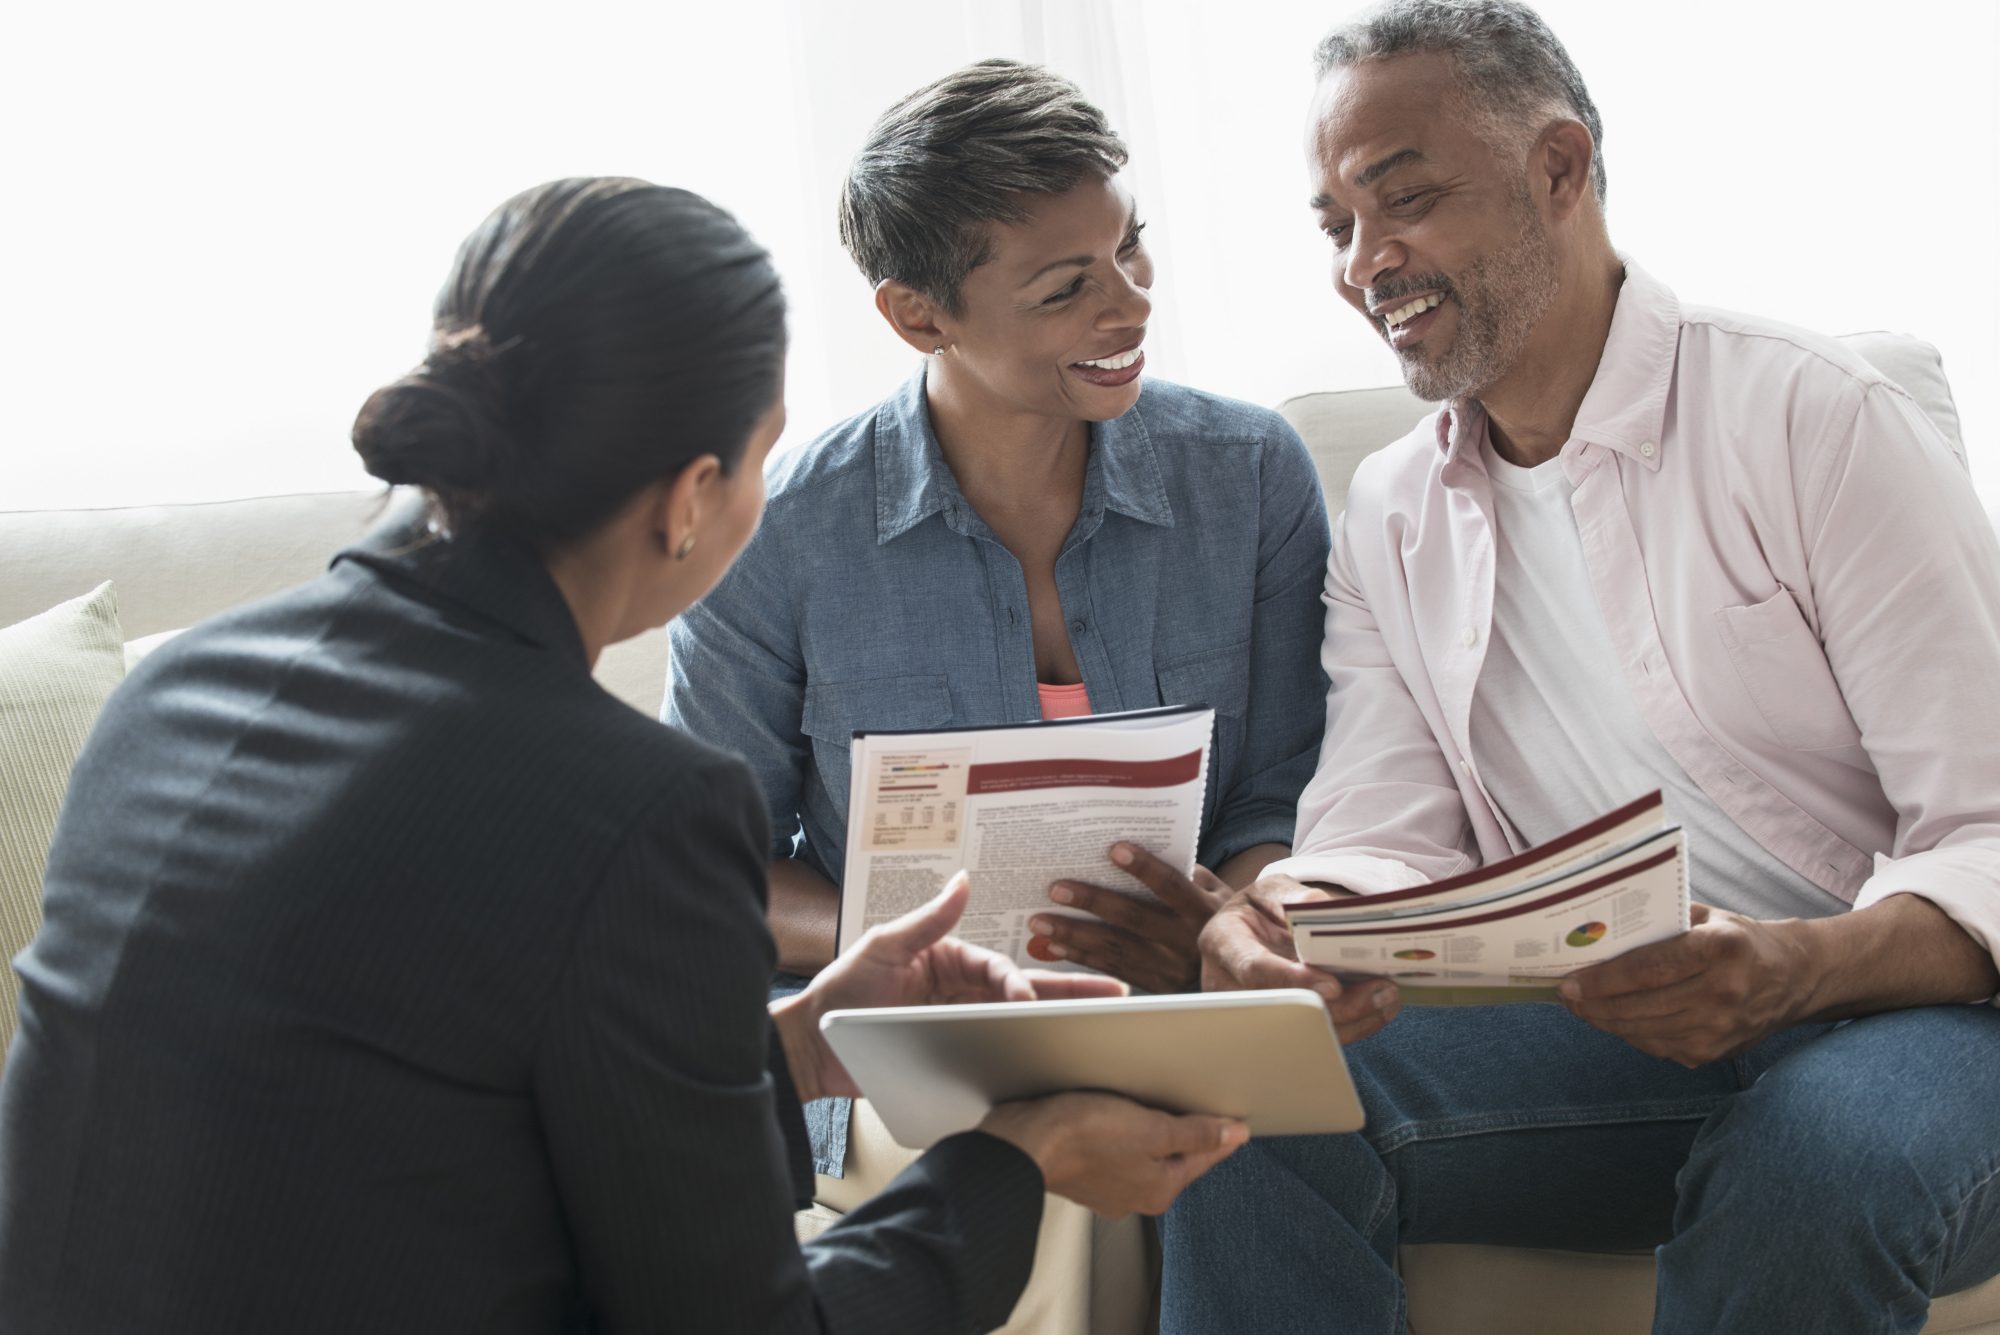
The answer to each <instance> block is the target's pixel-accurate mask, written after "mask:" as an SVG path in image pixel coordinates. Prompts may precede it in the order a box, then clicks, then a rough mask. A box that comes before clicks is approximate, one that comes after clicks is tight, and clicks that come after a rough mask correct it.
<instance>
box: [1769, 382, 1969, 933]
mask: <svg viewBox="0 0 2000 1335" xmlns="http://www.w3.org/2000/svg"><path fill="white" fill-rule="evenodd" d="M1802 499H1803V504H1802V506H1801V520H1802V523H1803V524H1804V527H1805V538H1806V543H1807V552H1808V560H1809V566H1810V573H1811V578H1812V593H1813V601H1814V604H1815V608H1816V611H1817V616H1818V621H1819V631H1820V636H1821V640H1822V642H1823V644H1824V646H1825V649H1826V655H1827V662H1828V664H1829V665H1830V666H1831V667H1832V668H1833V672H1834V677H1835V679H1836V680H1837V681H1838V682H1839V683H1840V690H1841V695H1842V696H1843V697H1844V698H1845V699H1846V701H1847V706H1848V710H1849V712H1850V713H1851V714H1852V715H1853V716H1854V722H1855V724H1856V726H1857V727H1858V728H1859V729H1860V731H1861V742H1862V746H1863V747H1864V748H1865V749H1866V750H1867V752H1868V756H1869V759H1870V760H1871V761H1872V762H1873V764H1874V766H1875V769H1876V772H1877V774H1878V775H1879V777H1880V780H1881V784H1882V790H1883V792H1884V794H1885V795H1886V796H1887V797H1888V799H1889V801H1890V803H1891V804H1892V805H1893V806H1894V808H1895V811H1896V831H1895V839H1894V843H1893V845H1892V848H1891V850H1890V852H1889V853H1888V854H1887V855H1878V856H1877V857H1876V859H1875V869H1874V874H1873V875H1871V876H1870V877H1869V878H1868V880H1867V881H1866V882H1865V883H1864V884H1863V885H1862V887H1861V891H1860V893H1859V895H1858V896H1857V898H1856V900H1855V907H1856V908H1863V907H1866V906H1867V905H1869V904H1872V903H1876V902H1878V901H1880V900H1882V899H1885V898H1887V897H1888V896H1890V895H1894V894H1902V893H1909V894H1916V895H1920V896H1922V897H1923V898H1925V899H1928V900H1930V901H1931V902H1932V903H1934V904H1936V905H1937V906H1938V908H1940V909H1942V910H1943V911H1944V912H1945V913H1946V914H1947V915H1949V916H1950V917H1951V919H1952V921H1954V922H1955V923H1957V924H1958V925H1959V926H1960V927H1961V928H1963V929H1964V930H1965V932H1966V933H1967V934H1968V935H1970V936H1971V937H1972V938H1973V939H1975V940H1976V941H1978V942H1979V943H1980V944H1981V945H1982V946H1984V947H1985V949H1986V950H1987V951H1988V952H1989V953H1991V954H1992V955H1993V956H1994V957H1995V959H1996V960H2000V543H1996V542H1995V539H1994V533H1993V528H1992V525H1991V524H1990V523H1989V522H1988V520H1987V518H1986V515H1985V514H1984V512H1983V511H1982V510H1981V509H1980V506H1979V502H1978V500H1977V499H1976V497H1975V496H1974V494H1973V491H1972V485H1971V481H1970V479H1969V478H1968V477H1967V474H1966V471H1965V466H1964V464H1963V462H1962V461H1961V460H1960V459H1959V458H1958V457H1957V456H1956V455H1954V454H1953V453H1952V451H1951V449H1950V447H1949V446H1948V444H1947V443H1946V441H1945V440H1944V438H1943V436H1942V435H1941V434H1940V433H1939V431H1938V430H1937V428H1936V427H1935V426H1934V425H1933V424H1932V423H1931V422H1930V421H1929V420H1928V419H1927V418H1925V417H1924V415H1923V413H1922V411H1921V410H1920V409H1919V408H1918V407H1917V406H1916V405H1915V403H1913V402H1912V401H1911V400H1910V398H1909V397H1908V396H1907V395H1905V394H1903V393H1902V392H1900V391H1899V390H1897V389H1895V388H1894V387H1892V386H1888V385H1880V384H1878V385H1874V386H1872V387H1869V388H1867V389H1866V390H1865V391H1864V392H1862V393H1861V394H1860V395H1859V396H1858V403H1857V405H1856V408H1855V411H1854V413H1853V416H1852V418H1851V422H1850V424H1848V425H1846V426H1845V428H1844V429H1837V430H1836V433H1835V438H1834V439H1833V440H1831V441H1829V442H1827V443H1826V444H1825V445H1824V446H1823V447H1822V449H1821V450H1820V451H1819V453H1818V456H1817V460H1816V467H1815V468H1814V470H1813V471H1812V472H1811V473H1810V474H1809V475H1808V480H1807V483H1806V487H1805V495H1804V496H1803V498H1802Z"/></svg>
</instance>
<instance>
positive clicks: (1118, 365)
mask: <svg viewBox="0 0 2000 1335" xmlns="http://www.w3.org/2000/svg"><path fill="white" fill-rule="evenodd" d="M1138 360H1139V349H1137V348H1134V349H1132V350H1131V351H1130V352H1121V353H1119V354H1118V355H1117V356H1116V357H1100V358H1098V359H1097V360H1096V361H1094V362H1078V363H1077V365H1078V366H1094V367H1096V368H1097V369H1098V370H1100V371H1122V370H1124V369H1125V368H1126V367H1128V366H1130V365H1131V364H1132V363H1133V362H1136V361H1138Z"/></svg>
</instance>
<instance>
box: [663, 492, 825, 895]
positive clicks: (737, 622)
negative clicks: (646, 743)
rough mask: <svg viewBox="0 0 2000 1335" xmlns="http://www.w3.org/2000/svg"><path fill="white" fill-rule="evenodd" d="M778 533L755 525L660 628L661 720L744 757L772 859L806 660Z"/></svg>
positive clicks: (790, 785)
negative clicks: (722, 572) (695, 599)
mask: <svg viewBox="0 0 2000 1335" xmlns="http://www.w3.org/2000/svg"><path fill="white" fill-rule="evenodd" d="M785 562H786V557H785V554H784V552H783V550H782V543H781V535H780V534H779V533H778V532H777V531H776V530H775V529H774V528H772V527H770V526H767V527H765V528H763V529H761V530H759V531H758V533H757V536H756V537H755V538H753V539H752V540H751V542H750V545H749V546H748V547H746V548H745V549H744V551H743V554H742V555H741V556H739V557H738V558H737V560H736V564H735V565H734V566H733V567H732V568H731V569H730V571H729V573H728V574H727V575H726V576H724V577H723V580H722V582H721V583H720V584H718V585H717V586H716V587H715V589H714V590H713V591H711V592H710V593H709V594H708V596H707V597H705V598H703V599H702V600H701V601H700V602H699V603H696V604H695V605H694V606H693V607H691V608H689V609H688V610H687V611H686V612H683V613H682V614H681V615H680V616H679V617H677V618H675V620H674V622H673V624H672V625H671V626H670V627H669V628H668V632H667V636H668V644H669V655H668V665H667V690H666V698H665V703H664V705H663V706H662V709H661V718H662V720H663V721H664V722H666V723H668V724H670V725H672V726H673V727H676V728H679V729H681V730H682V731H684V732H686V733H689V734H690V735H692V736H695V737H699V738H700V739H701V740H703V741H705V742H707V743H708V744H709V745H711V746H716V747H720V748H722V749H723V750H725V751H731V752H734V753H735V754H736V755H739V756H741V757H742V758H743V760H744V761H745V762H746V763H747V764H748V765H749V766H750V772H751V774H752V776H753V777H754V778H755V779H756V782H757V789H758V791H759V792H760V793H761V794H762V795H763V798H764V805H765V808H766V809H767V810H768V811H769V812H770V813H771V848H770V855H771V856H772V857H774V858H782V857H790V856H791V855H792V852H793V849H794V845H795V843H796V840H797V837H798V832H799V819H798V811H799V802H800V793H801V791H802V789H803V787H804V783H805V773H806V767H807V764H808V763H809V759H810V757H809V752H808V744H807V741H806V738H805V734H804V732H803V731H802V728H801V721H802V716H803V711H804V708H805V681H806V671H805V659H804V655H803V653H802V652H801V650H800V647H799V632H798V618H797V615H796V613H795V610H794V602H793V600H794V598H795V597H796V596H797V594H796V581H795V580H793V579H790V578H788V577H787V572H786V565H785Z"/></svg>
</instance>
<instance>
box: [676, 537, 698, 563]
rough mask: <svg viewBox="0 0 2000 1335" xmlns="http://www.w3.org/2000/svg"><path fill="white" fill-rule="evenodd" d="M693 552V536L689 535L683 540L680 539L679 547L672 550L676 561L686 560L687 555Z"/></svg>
mask: <svg viewBox="0 0 2000 1335" xmlns="http://www.w3.org/2000/svg"><path fill="white" fill-rule="evenodd" d="M693 550H694V534H692V533H690V534H688V535H687V536H686V537H685V538H682V539H681V545H680V546H679V547H677V548H676V549H675V550H674V560H676V561H685V560H687V555H688V553H689V552H691V551H693Z"/></svg>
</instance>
